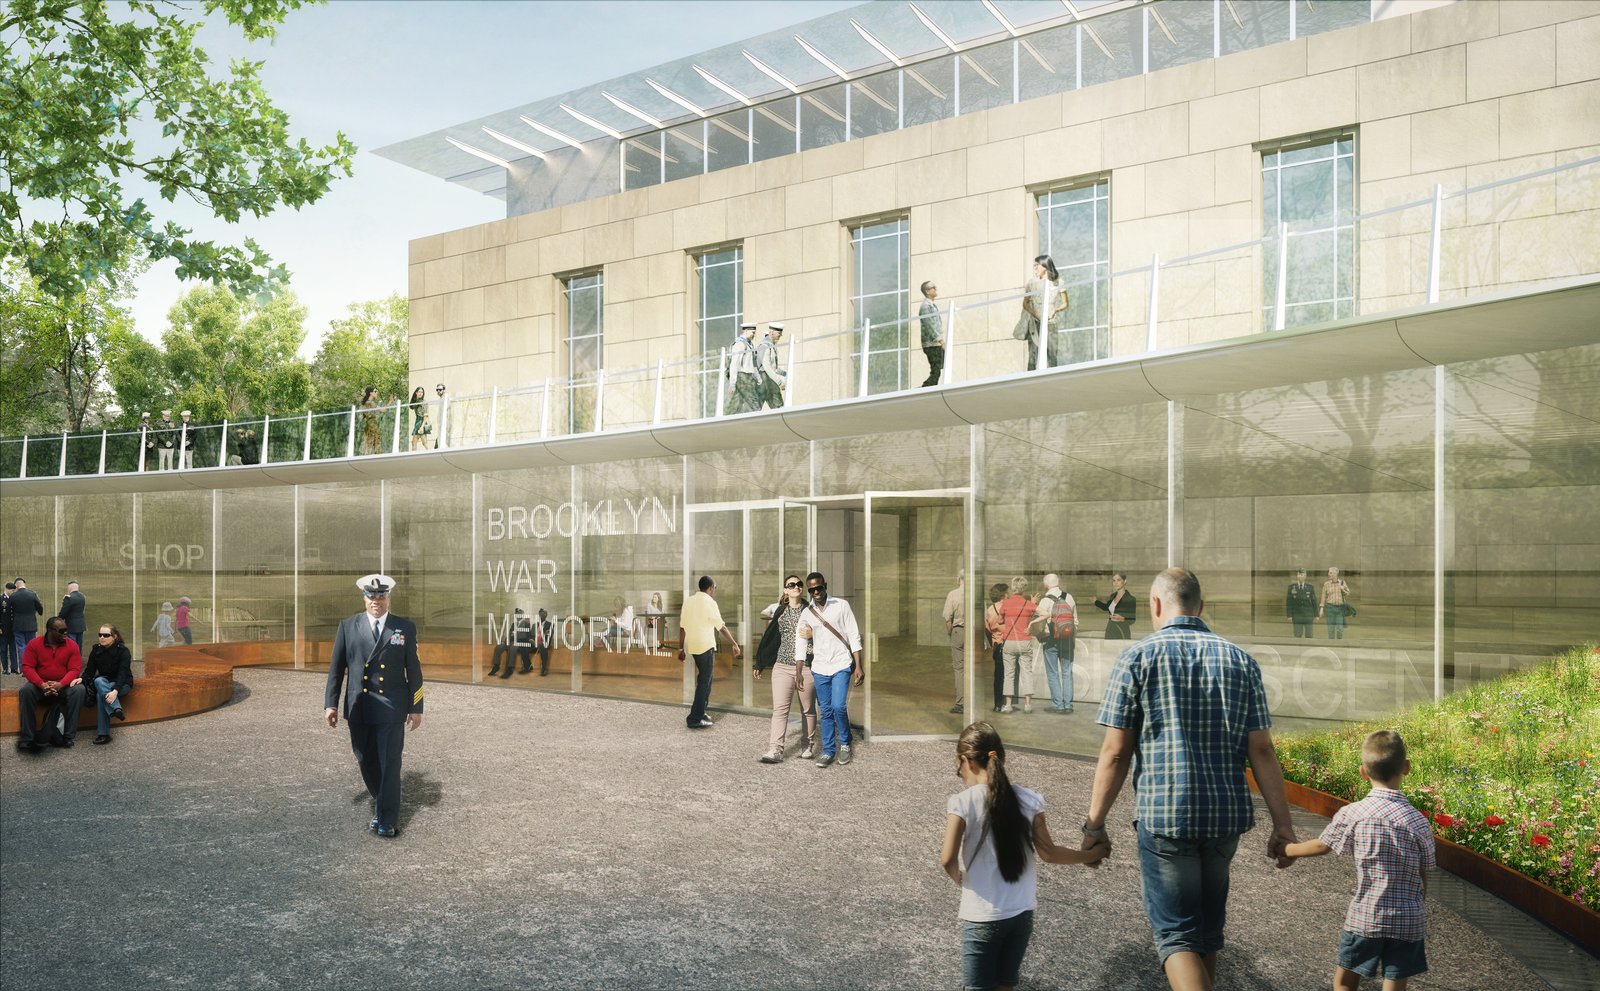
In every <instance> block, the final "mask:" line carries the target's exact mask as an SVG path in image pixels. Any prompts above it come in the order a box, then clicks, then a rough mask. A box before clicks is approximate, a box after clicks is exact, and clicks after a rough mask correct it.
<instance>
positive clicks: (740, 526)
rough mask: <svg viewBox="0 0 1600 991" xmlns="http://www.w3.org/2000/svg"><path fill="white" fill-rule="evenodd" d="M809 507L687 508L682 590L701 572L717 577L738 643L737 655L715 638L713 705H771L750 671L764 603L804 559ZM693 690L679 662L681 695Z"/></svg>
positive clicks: (689, 668) (689, 672)
mask: <svg viewBox="0 0 1600 991" xmlns="http://www.w3.org/2000/svg"><path fill="white" fill-rule="evenodd" d="M814 516H815V509H814V507H811V506H808V505H806V504H804V503H798V502H792V501H786V500H775V501H773V502H769V503H744V504H739V505H728V504H722V505H716V506H695V507H690V508H689V510H688V512H687V521H688V523H687V526H686V528H685V539H684V555H683V561H684V581H683V587H684V590H685V592H684V594H686V595H687V594H693V592H694V591H695V590H696V582H698V581H699V578H700V576H701V575H710V576H711V577H712V578H713V579H715V580H716V583H717V608H718V609H719V610H721V612H722V620H723V622H724V623H726V624H727V626H728V632H729V633H731V634H732V635H733V637H734V639H736V640H737V641H738V643H739V649H740V651H741V652H742V656H741V657H740V658H739V659H738V660H735V659H734V657H733V652H732V651H731V650H729V649H728V646H727V642H726V641H725V640H723V641H719V643H718V644H717V654H716V668H715V673H714V674H713V676H712V682H711V704H712V705H714V706H723V707H728V706H738V707H743V708H757V709H770V708H771V707H772V693H771V692H770V691H769V690H768V688H767V685H766V682H761V683H759V684H758V683H755V682H754V681H753V679H752V678H751V671H752V663H753V661H754V655H755V649H756V645H757V644H759V643H760V642H761V634H762V633H763V632H764V631H765V630H766V628H767V617H766V616H764V615H763V613H764V612H765V610H766V609H767V607H769V606H771V605H773V604H775V603H776V602H777V601H778V596H779V593H780V590H781V589H782V586H783V576H784V575H785V574H787V573H788V572H791V571H798V572H799V573H800V574H801V575H802V576H804V574H805V572H806V570H809V569H807V568H806V567H805V562H806V561H807V560H809V556H808V555H809V550H810V546H811V540H812V538H811V531H812V528H811V524H812V520H813V519H814ZM693 695H694V666H693V665H692V664H685V671H684V700H685V701H686V702H688V701H690V700H692V698H693Z"/></svg>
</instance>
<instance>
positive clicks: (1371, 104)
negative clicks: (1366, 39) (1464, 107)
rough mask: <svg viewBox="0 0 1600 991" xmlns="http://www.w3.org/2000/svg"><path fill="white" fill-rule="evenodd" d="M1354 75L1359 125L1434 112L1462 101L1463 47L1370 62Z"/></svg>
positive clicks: (1464, 50) (1465, 58)
mask: <svg viewBox="0 0 1600 991" xmlns="http://www.w3.org/2000/svg"><path fill="white" fill-rule="evenodd" d="M1419 16H1427V15H1419ZM1356 72H1357V76H1358V80H1359V86H1360V89H1361V93H1360V115H1361V120H1363V121H1368V120H1381V119H1382V118H1384V117H1398V116H1400V115H1401V114H1415V113H1421V112H1422V111H1424V110H1437V109H1438V108H1440V107H1448V106H1452V105H1453V104H1457V103H1461V102H1462V101H1464V100H1465V99H1466V93H1467V53H1466V48H1465V46H1460V45H1457V46H1455V47H1452V48H1441V49H1437V50H1434V51H1426V52H1419V53H1417V54H1414V55H1405V56H1402V57H1400V58H1395V59H1389V60H1388V61H1386V62H1374V63H1372V64H1370V65H1363V66H1361V67H1360V68H1359V69H1357V70H1356Z"/></svg>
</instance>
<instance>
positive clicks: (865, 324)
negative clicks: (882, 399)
mask: <svg viewBox="0 0 1600 991" xmlns="http://www.w3.org/2000/svg"><path fill="white" fill-rule="evenodd" d="M871 346H872V321H871V320H863V321H862V325H861V382H860V384H859V385H858V386H857V387H856V395H857V396H859V397H861V398H862V399H865V398H867V356H868V355H869V354H871V353H872V352H871V350H870V349H871Z"/></svg>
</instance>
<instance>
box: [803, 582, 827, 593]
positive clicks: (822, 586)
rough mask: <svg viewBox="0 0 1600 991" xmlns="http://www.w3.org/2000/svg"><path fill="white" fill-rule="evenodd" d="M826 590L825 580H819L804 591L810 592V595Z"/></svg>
mask: <svg viewBox="0 0 1600 991" xmlns="http://www.w3.org/2000/svg"><path fill="white" fill-rule="evenodd" d="M827 590H828V583H827V582H819V583H818V584H816V585H813V586H811V587H810V588H808V589H806V591H807V592H810V593H811V594H812V595H816V594H817V593H818V592H826V591H827Z"/></svg>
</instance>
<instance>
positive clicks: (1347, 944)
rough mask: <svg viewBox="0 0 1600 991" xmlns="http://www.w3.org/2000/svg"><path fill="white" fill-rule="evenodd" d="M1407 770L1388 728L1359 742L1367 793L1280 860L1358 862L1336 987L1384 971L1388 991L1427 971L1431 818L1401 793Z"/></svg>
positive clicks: (1401, 744)
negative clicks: (1335, 856) (1346, 858)
mask: <svg viewBox="0 0 1600 991" xmlns="http://www.w3.org/2000/svg"><path fill="white" fill-rule="evenodd" d="M1409 773H1411V761H1409V760H1407V759H1406V744H1405V741H1404V740H1402V739H1400V734H1399V733H1396V732H1394V731H1393V730H1378V731H1377V732H1376V733H1371V734H1369V735H1368V736H1367V739H1366V742H1365V743H1363V744H1362V746H1361V776H1362V777H1363V778H1366V779H1367V780H1368V781H1370V782H1372V791H1371V792H1369V793H1368V794H1367V797H1366V798H1363V799H1362V800H1361V801H1359V802H1356V803H1355V804H1354V805H1346V806H1345V807H1344V808H1342V809H1340V810H1339V811H1338V813H1337V814H1335V815H1334V817H1333V821H1332V822H1330V823H1328V828H1327V829H1324V830H1323V831H1322V835H1321V836H1320V837H1318V838H1317V839H1314V840H1307V841H1305V842H1304V843H1291V844H1289V845H1288V847H1286V848H1285V849H1284V851H1283V856H1282V857H1281V858H1279V860H1278V866H1279V867H1288V866H1289V865H1291V864H1293V863H1294V862H1295V860H1296V859H1297V858H1300V857H1320V856H1322V855H1323V854H1325V853H1342V854H1350V855H1352V856H1353V857H1355V860H1356V894H1355V897H1354V898H1352V899H1350V911H1349V912H1347V913H1345V917H1344V933H1343V934H1342V935H1341V936H1340V938H1339V970H1338V972H1337V973H1336V974H1335V975H1334V979H1333V986H1334V987H1336V988H1349V989H1352V991H1353V989H1355V988H1358V987H1360V986H1361V978H1363V977H1381V978H1383V986H1384V988H1385V991H1404V989H1405V986H1406V979H1407V978H1409V977H1414V976H1416V975H1417V974H1422V973H1426V972H1427V970H1428V957H1427V954H1426V953H1425V952H1424V949H1423V937H1424V936H1425V935H1426V934H1427V928H1428V915H1427V909H1426V908H1425V907H1424V906H1423V901H1422V899H1423V896H1424V895H1425V894H1426V893H1427V890H1428V879H1427V875H1425V874H1423V871H1425V870H1432V869H1433V868H1434V867H1436V866H1437V864H1436V862H1435V860H1434V843H1433V828H1432V827H1431V826H1429V825H1428V817H1427V816H1425V815H1423V814H1422V813H1421V812H1418V811H1417V810H1416V809H1414V808H1412V807H1411V803H1410V802H1408V801H1406V797H1405V796H1404V795H1402V794H1401V793H1400V781H1401V779H1402V778H1404V777H1405V776H1406V775H1407V774H1409Z"/></svg>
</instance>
